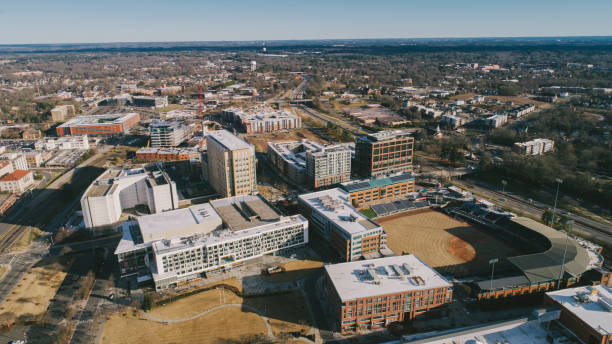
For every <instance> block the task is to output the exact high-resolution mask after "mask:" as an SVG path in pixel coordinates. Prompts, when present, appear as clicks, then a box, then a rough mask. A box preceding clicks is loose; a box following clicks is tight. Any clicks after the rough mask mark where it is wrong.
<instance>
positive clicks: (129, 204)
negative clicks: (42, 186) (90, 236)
mask: <svg viewBox="0 0 612 344" xmlns="http://www.w3.org/2000/svg"><path fill="white" fill-rule="evenodd" d="M138 205H144V206H147V207H148V209H149V211H150V212H151V213H152V214H157V213H160V212H162V211H167V210H172V209H176V208H178V194H177V191H176V184H175V183H174V181H172V180H171V179H170V177H169V176H168V174H167V173H166V172H165V171H164V170H163V168H162V165H161V163H158V164H151V165H146V166H144V167H142V168H135V169H129V170H121V169H109V170H107V171H106V172H104V173H103V174H102V175H101V176H100V177H98V178H97V179H96V180H95V181H94V182H93V183H92V184H91V185H90V186H89V187H88V188H87V190H85V193H84V194H83V197H82V198H81V209H82V210H83V220H84V221H85V226H86V227H87V228H98V227H105V226H112V225H113V224H115V223H117V222H118V221H119V220H120V219H121V214H122V213H123V210H125V209H131V208H134V207H136V206H138Z"/></svg>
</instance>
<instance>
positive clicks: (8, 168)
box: [0, 160, 15, 177]
mask: <svg viewBox="0 0 612 344" xmlns="http://www.w3.org/2000/svg"><path fill="white" fill-rule="evenodd" d="M13 171H15V169H14V168H13V164H11V162H10V161H8V160H0V177H2V176H5V175H7V174H9V173H13Z"/></svg>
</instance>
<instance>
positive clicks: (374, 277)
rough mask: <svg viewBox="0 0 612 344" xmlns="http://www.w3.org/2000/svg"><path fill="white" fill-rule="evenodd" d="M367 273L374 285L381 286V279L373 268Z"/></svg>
mask: <svg viewBox="0 0 612 344" xmlns="http://www.w3.org/2000/svg"><path fill="white" fill-rule="evenodd" d="M367 271H368V273H369V274H370V278H371V279H372V283H374V284H380V278H379V277H378V275H377V274H376V271H374V269H373V268H368V269H367Z"/></svg>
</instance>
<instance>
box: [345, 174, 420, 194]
mask: <svg viewBox="0 0 612 344" xmlns="http://www.w3.org/2000/svg"><path fill="white" fill-rule="evenodd" d="M412 180H414V177H413V176H412V174H410V173H400V174H397V175H394V176H389V177H383V178H372V179H364V180H355V181H350V182H346V183H342V184H340V187H341V188H342V189H344V190H346V191H348V192H356V191H362V190H368V189H372V188H376V187H384V186H387V185H393V184H398V183H404V182H408V181H412Z"/></svg>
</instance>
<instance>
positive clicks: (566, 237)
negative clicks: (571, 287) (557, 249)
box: [557, 231, 569, 290]
mask: <svg viewBox="0 0 612 344" xmlns="http://www.w3.org/2000/svg"><path fill="white" fill-rule="evenodd" d="M568 241H569V233H568V232H567V231H566V232H565V249H563V260H562V261H561V270H560V271H559V280H558V281H557V290H559V289H561V278H562V277H563V272H564V270H565V255H566V254H567V242H568Z"/></svg>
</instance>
